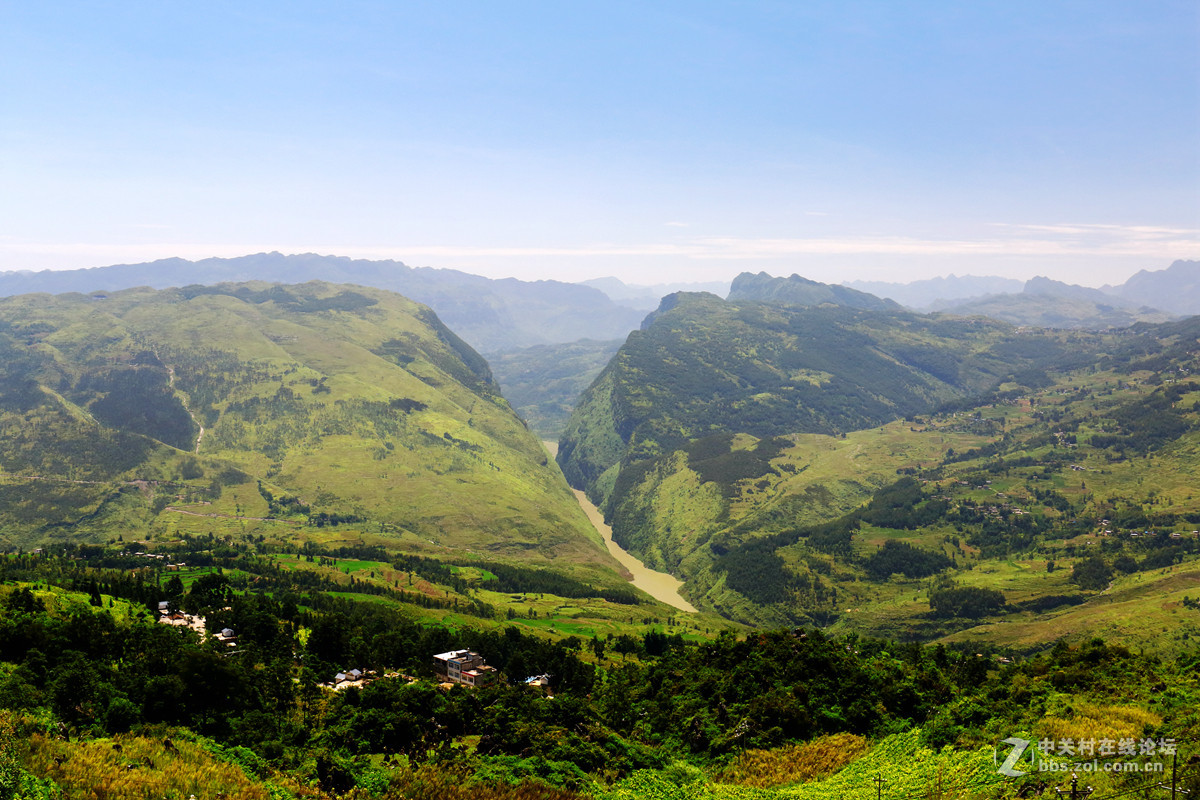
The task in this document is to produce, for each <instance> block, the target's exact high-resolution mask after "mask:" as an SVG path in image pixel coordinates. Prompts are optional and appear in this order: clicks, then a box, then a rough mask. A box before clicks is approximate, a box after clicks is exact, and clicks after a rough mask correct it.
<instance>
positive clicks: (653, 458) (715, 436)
mask: <svg viewBox="0 0 1200 800" xmlns="http://www.w3.org/2000/svg"><path fill="white" fill-rule="evenodd" d="M700 307H702V308H703V310H704V313H703V314H701V315H694V316H691V317H689V323H688V326H686V327H685V326H681V325H676V326H674V328H671V327H667V326H664V327H665V330H664V331H661V332H660V334H661V336H662V338H661V339H660V342H661V343H662V345H663V346H662V349H660V350H659V351H658V357H660V358H662V359H664V360H665V361H669V360H671V359H675V363H672V364H670V365H669V367H668V370H678V371H682V370H683V369H685V366H682V365H681V364H680V363H679V362H683V364H686V365H692V366H693V368H694V369H695V370H696V371H697V376H696V378H695V384H694V385H697V386H699V385H707V386H709V387H717V388H719V387H720V383H719V375H716V376H714V375H713V374H712V373H709V372H705V371H704V370H705V369H707V365H708V364H711V363H714V362H716V361H717V360H718V359H719V358H723V357H727V358H728V359H729V362H728V363H730V364H735V363H739V362H738V359H739V358H740V359H742V360H743V361H746V362H749V363H747V364H746V365H745V368H744V369H743V370H742V373H741V374H742V375H750V374H761V372H762V369H763V365H762V364H761V356H762V355H763V354H764V353H767V352H770V351H768V350H767V349H766V348H764V347H762V346H761V345H760V344H759V342H758V341H757V340H755V338H754V336H755V333H742V332H741V331H735V330H734V329H732V328H730V327H728V326H725V327H721V326H719V325H716V324H714V323H713V322H712V320H714V319H718V318H719V315H720V313H721V310H722V306H721V305H720V304H718V303H714V302H712V301H709V300H707V299H705V302H704V304H703V305H702V306H700ZM759 310H760V311H762V310H764V309H759ZM767 310H769V311H770V312H771V313H784V311H783V310H782V309H767ZM672 313H675V312H670V311H669V312H667V313H665V314H662V315H660V317H659V318H658V319H657V320H656V321H655V323H654V325H659V324H661V323H663V321H664V320H666V321H669V320H670V317H671V314H672ZM804 313H811V312H804ZM824 319H826V320H828V319H829V318H828V317H825V318H824ZM884 319H885V317H883V316H882V315H880V316H877V317H876V318H875V319H874V323H873V324H874V325H876V326H877V327H876V328H875V329H873V331H874V332H873V335H874V337H875V338H874V340H873V341H874V342H875V343H876V344H875V345H874V353H875V354H880V353H890V352H895V351H894V349H892V348H894V341H895V339H894V337H895V336H896V335H897V334H896V333H894V332H893V333H891V336H892V337H893V338H889V336H888V334H889V329H888V327H887V325H888V324H890V325H892V326H893V327H894V328H896V329H898V330H901V331H903V330H906V328H905V327H904V324H907V325H909V326H910V327H909V328H908V329H907V330H910V331H911V326H912V325H913V323H912V322H911V320H907V321H906V319H905V318H904V317H894V318H892V319H891V321H890V322H889V323H885V322H884ZM927 319H929V321H930V323H931V324H932V323H934V322H938V323H939V324H941V325H942V326H943V327H941V328H940V329H939V330H942V331H945V330H949V329H951V326H950V322H949V321H947V320H938V319H937V318H927ZM654 325H652V326H651V328H650V329H649V330H647V331H646V332H644V334H643V336H641V337H632V338H631V340H630V345H637V344H638V343H639V342H638V340H639V339H641V338H648V335H649V334H652V333H654ZM681 330H686V331H687V333H686V335H685V334H681V333H679V331H681ZM863 330H864V327H862V326H860V327H859V328H858V329H857V332H858V333H862V331H863ZM716 331H719V333H714V332H716ZM705 333H711V334H712V335H710V336H708V337H707V338H704V339H703V340H702V341H701V336H702V334H705ZM735 333H738V334H742V335H740V336H735V335H734V334H735ZM676 338H678V340H679V341H682V342H683V343H684V344H683V346H678V347H677V345H676V343H675V341H674V340H675V339H676ZM833 341H834V343H833V344H829V345H828V348H829V349H828V351H827V352H826V353H825V354H824V357H825V358H827V359H828V360H829V361H830V362H831V363H834V362H837V361H838V360H840V361H841V362H843V363H846V364H848V365H849V366H848V371H849V374H853V372H852V370H853V369H854V364H853V362H854V361H855V360H856V359H857V358H859V356H858V352H859V351H857V350H846V349H837V345H836V340H833ZM963 341H967V342H970V343H971V346H972V347H973V348H974V349H973V351H968V355H965V356H960V360H959V363H960V364H971V365H974V364H978V363H985V364H987V365H989V369H990V370H991V373H992V374H993V375H995V376H1000V375H1001V374H1002V372H1003V370H1002V369H999V368H998V365H999V364H1000V363H1003V364H1004V365H1005V367H1006V368H1007V369H1009V370H1011V372H1010V374H1009V375H1007V376H1004V377H1005V378H1006V380H1004V381H1003V382H1001V383H999V384H998V385H996V386H994V387H993V390H992V391H990V392H989V393H987V394H986V395H974V396H973V397H964V398H962V399H959V400H954V401H950V402H947V403H945V404H942V405H941V406H939V407H937V408H934V407H932V406H931V407H929V408H928V409H927V410H926V411H925V412H919V413H918V412H910V413H908V414H907V418H905V419H895V420H893V421H891V422H887V423H885V424H883V425H882V426H878V427H866V426H864V427H862V428H860V429H859V430H854V431H848V432H842V433H836V434H831V433H828V432H800V431H801V430H802V429H801V428H800V427H799V426H797V429H796V430H795V431H794V432H791V433H784V432H783V431H781V430H780V429H778V428H774V429H773V428H769V427H766V426H761V424H760V423H759V422H758V420H757V418H756V417H754V416H749V417H747V418H743V417H741V416H740V415H739V414H738V413H737V411H738V409H739V406H738V405H737V404H726V405H724V406H723V408H724V409H726V414H725V417H724V419H723V420H722V419H720V418H719V417H718V416H717V415H715V414H713V413H712V411H711V409H710V408H708V407H706V404H707V403H710V402H713V403H715V402H716V401H715V400H711V399H710V398H713V397H716V396H717V395H716V394H715V393H714V394H712V395H707V396H706V395H704V394H702V393H701V392H700V391H696V392H693V393H692V394H690V395H688V394H682V393H680V394H677V395H669V394H665V393H664V394H660V395H655V394H654V392H655V391H664V390H663V387H662V386H661V385H652V386H651V387H650V388H649V389H647V388H646V387H645V386H643V385H640V384H638V385H635V386H633V387H631V388H627V387H626V384H627V383H633V382H634V381H632V379H630V378H629V377H628V376H630V375H637V376H639V378H640V377H642V376H650V377H653V376H654V375H655V374H656V372H655V370H654V369H653V368H650V367H647V366H643V367H642V368H641V369H640V370H639V371H638V372H636V373H635V372H633V371H631V370H630V369H629V364H630V363H634V364H638V363H641V364H643V365H644V364H645V363H646V361H645V360H644V359H646V358H648V357H649V356H647V355H646V354H645V353H639V352H637V351H636V350H635V348H634V347H631V346H630V345H627V346H626V348H623V349H622V351H621V353H619V354H618V357H617V359H615V360H614V362H613V364H611V365H610V367H609V368H608V370H607V371H606V373H605V375H604V376H602V377H601V379H600V380H598V381H597V383H596V384H595V385H594V386H593V387H592V388H591V390H589V395H588V402H585V403H584V404H582V405H581V406H580V410H579V411H580V413H579V414H577V416H576V418H575V420H574V421H573V425H575V426H576V427H575V428H574V430H576V431H579V432H580V433H581V434H582V435H580V436H579V437H578V438H577V439H576V442H577V447H578V448H583V449H585V450H588V449H589V448H590V452H593V453H601V454H603V451H602V450H601V446H604V445H606V446H608V447H609V448H610V449H609V451H608V453H609V457H613V458H615V460H614V461H612V462H610V463H611V464H612V466H610V467H609V468H608V472H607V473H600V474H599V478H598V479H597V480H595V481H594V483H593V484H592V486H593V488H594V490H596V491H597V492H603V493H606V495H605V496H606V499H607V503H608V505H607V511H608V515H609V518H610V521H611V524H612V527H613V530H614V535H615V536H616V537H617V538H618V540H619V541H621V542H622V543H623V544H624V545H625V546H626V547H627V548H629V549H630V550H632V551H633V552H634V553H636V554H637V555H639V556H640V557H642V558H644V559H645V560H646V561H647V563H649V564H650V565H652V566H654V567H656V568H659V569H665V570H669V571H671V572H673V573H674V574H676V575H678V576H680V577H682V578H683V579H684V580H685V589H684V593H685V595H686V596H687V597H688V598H689V599H690V600H691V601H692V602H693V603H694V604H695V605H697V606H698V607H700V608H702V609H705V610H710V611H717V612H719V613H721V614H723V615H725V616H727V617H729V618H732V619H735V620H738V621H741V622H745V623H750V624H758V625H785V624H796V623H810V624H811V623H816V624H820V625H825V626H834V627H835V628H844V629H847V630H853V631H860V632H868V633H871V634H883V635H886V636H890V637H898V638H919V639H934V638H939V637H946V638H947V639H949V640H968V641H971V642H972V643H975V644H977V645H983V644H988V643H990V644H997V643H1003V644H1008V645H1012V646H1016V647H1019V648H1029V647H1038V646H1042V645H1045V644H1047V643H1049V642H1053V641H1055V640H1057V639H1059V638H1063V637H1067V638H1077V639H1078V638H1086V637H1087V636H1088V635H1091V634H1095V633H1099V634H1102V635H1104V636H1106V637H1111V638H1112V639H1115V640H1117V641H1122V642H1127V643H1130V644H1133V643H1136V642H1142V643H1148V642H1151V641H1153V642H1154V643H1155V645H1156V646H1158V647H1160V648H1163V649H1168V650H1178V649H1181V648H1185V647H1186V646H1187V644H1186V643H1187V642H1188V641H1189V639H1190V637H1193V636H1195V635H1200V615H1197V614H1195V613H1192V612H1191V611H1189V609H1191V608H1192V606H1191V605H1189V603H1193V601H1192V600H1189V599H1188V597H1189V595H1188V590H1189V589H1190V590H1191V591H1192V593H1193V594H1194V593H1195V587H1196V585H1197V584H1196V581H1197V574H1198V573H1197V570H1198V569H1200V561H1197V556H1200V537H1198V536H1197V535H1196V534H1195V529H1196V528H1197V527H1200V497H1197V495H1196V493H1195V492H1194V488H1193V485H1192V480H1191V476H1193V475H1194V474H1195V473H1196V470H1197V469H1198V468H1200V380H1197V379H1196V377H1195V376H1196V375H1197V373H1198V371H1200V363H1198V362H1197V358H1196V353H1197V352H1198V349H1200V348H1198V344H1200V318H1193V319H1189V320H1184V321H1181V322H1178V323H1169V324H1164V325H1142V326H1139V327H1138V328H1135V329H1132V330H1129V331H1126V332H1122V333H1119V334H1109V335H1103V336H1102V335H1096V334H1087V335H1085V334H1080V333H1070V334H1068V333H1062V332H1060V333H1038V334H1021V335H1017V334H1015V333H1014V332H1013V331H1012V330H1011V329H1006V328H1004V327H1003V326H994V327H990V328H988V329H987V330H986V332H984V331H982V330H981V331H980V332H979V335H978V338H972V337H970V336H966V337H964V338H963V339H960V340H959V342H958V345H957V346H958V347H960V348H961V347H962V343H963ZM943 342H944V343H943V346H944V347H946V348H947V349H949V351H950V352H952V353H953V352H956V351H954V350H953V349H950V348H951V347H953V346H954V345H953V343H952V342H951V341H950V340H948V339H946V340H943ZM672 348H677V349H672ZM630 351H633V352H630ZM717 351H721V352H722V353H724V355H716V354H715V353H717ZM696 352H704V353H706V354H707V356H706V358H707V361H703V362H702V361H699V360H696V359H694V358H692V356H691V355H690V354H692V353H696ZM750 352H754V353H755V354H757V355H758V356H760V359H757V360H756V359H751V358H749V357H748V355H747V354H748V353H750ZM957 352H960V353H961V352H963V351H962V350H959V351H957ZM680 354H684V355H686V356H687V358H689V359H692V360H688V361H684V358H682V357H681V356H680ZM639 358H640V359H643V360H642V361H641V362H639V361H638V360H637V359H639ZM622 359H625V361H622ZM1005 359H1006V360H1005ZM769 363H770V362H769ZM756 370H757V371H758V372H755V371H756ZM730 374H731V373H730ZM886 377H887V373H880V379H879V380H877V381H876V382H875V383H874V384H870V385H873V386H874V387H875V388H876V389H877V390H879V393H880V394H883V390H884V389H885V388H886V387H888V386H889V383H888V382H887V381H886V380H885V379H886ZM830 383H832V380H829V381H827V384H830ZM893 385H899V386H901V387H903V386H905V385H906V384H903V383H901V384H893ZM974 385H976V386H978V385H981V384H974ZM970 386H971V384H965V385H964V384H960V385H959V386H958V387H954V388H955V389H957V390H958V391H966V390H967V389H968V388H969V387H970ZM671 388H673V389H674V390H676V391H678V390H679V385H678V384H676V385H674V386H673V387H671ZM763 388H767V389H772V388H773V387H771V386H764V384H761V383H760V384H758V385H756V386H751V387H747V391H748V392H750V391H754V390H759V391H761V390H762V389H763ZM638 392H640V394H637V393H638ZM623 393H624V394H623ZM631 395H632V396H635V397H645V396H650V397H651V398H653V399H654V400H655V403H656V405H653V406H651V413H650V414H647V415H646V419H649V420H651V421H652V422H653V424H655V425H657V426H658V427H657V428H655V429H654V430H661V429H663V428H664V427H665V423H664V422H663V421H662V420H664V419H667V420H672V421H674V424H675V430H676V431H679V432H686V431H688V430H689V429H688V428H687V427H686V426H688V425H689V424H690V425H693V427H692V428H691V430H692V431H697V432H695V433H692V434H691V435H690V436H689V435H687V434H686V433H683V434H681V435H678V436H677V437H676V438H673V439H667V438H666V437H661V438H660V439H658V440H657V441H656V443H655V444H656V447H657V450H656V451H655V450H651V449H650V448H646V447H642V448H641V449H638V445H639V443H640V442H639V439H638V436H639V435H640V430H641V429H640V428H639V427H637V426H636V425H635V426H632V434H631V435H630V437H629V440H628V442H627V441H626V440H624V439H622V437H621V429H620V428H619V427H618V426H617V425H615V424H611V420H612V419H614V418H616V417H615V415H613V409H619V408H620V407H621V403H622V402H625V403H626V404H627V405H628V401H626V400H624V398H625V397H627V396H631ZM893 396H901V397H902V396H903V395H893ZM844 397H846V395H834V396H832V397H818V399H817V401H818V402H826V403H829V402H834V403H837V402H845V400H844V399H843V398H844ZM760 402H761V401H760ZM857 408H862V407H861V406H858V407H857ZM694 409H699V410H698V411H694ZM604 413H608V414H610V415H613V416H610V417H609V420H610V425H609V426H607V427H592V426H591V423H592V422H593V421H594V420H596V419H604ZM586 414H590V415H591V416H590V417H589V416H587V415H586ZM654 414H657V415H658V416H657V417H655V416H654ZM706 414H707V415H708V416H705V415H706ZM672 415H673V416H672ZM792 419H793V422H795V421H796V420H798V419H800V418H799V417H798V416H797V417H793V418H792ZM696 420H706V421H707V424H706V425H705V426H704V427H703V428H701V427H700V426H699V425H696V424H695V423H696ZM718 423H719V424H718ZM722 426H723V429H722ZM756 426H758V427H756ZM664 442H665V444H664ZM614 454H615V455H614Z"/></svg>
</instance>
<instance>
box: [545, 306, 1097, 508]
mask: <svg viewBox="0 0 1200 800" xmlns="http://www.w3.org/2000/svg"><path fill="white" fill-rule="evenodd" d="M1095 346H1096V341H1095V337H1089V336H1087V335H1085V334H1066V333H1063V334H1050V333H1042V334H1031V333H1024V332H1020V331H1017V330H1015V329H1013V328H1011V327H1009V326H1007V325H1004V324H1002V323H996V322H989V321H986V320H962V319H955V318H949V317H941V316H938V315H924V316H923V315H917V314H910V313H905V312H887V311H862V310H856V309H851V308H845V307H839V306H821V307H815V308H802V307H797V306H774V305H767V304H763V303H758V302H752V301H739V302H727V301H723V300H721V299H719V298H717V297H715V296H713V295H703V294H697V295H672V296H671V297H669V298H667V299H666V300H664V303H663V306H662V307H661V308H660V310H659V311H658V312H656V313H655V314H654V315H652V316H651V317H649V318H647V324H646V325H645V326H644V330H642V331H639V332H635V333H633V334H631V335H630V337H629V339H628V340H627V341H626V343H625V344H624V345H623V346H622V347H621V349H620V351H619V352H618V353H617V356H616V357H615V358H614V359H613V360H612V362H610V364H609V366H608V367H607V368H606V369H605V371H604V372H603V373H602V374H601V375H600V377H599V378H597V380H596V382H595V383H594V384H593V385H592V386H591V387H589V389H588V391H587V392H586V393H585V394H584V395H583V397H582V398H581V399H580V403H579V405H578V407H577V408H576V411H575V413H574V415H573V416H572V419H571V422H570V423H569V424H568V427H567V430H566V432H565V433H564V435H563V438H562V441H561V444H560V449H559V459H558V460H559V463H560V464H561V465H562V466H563V470H564V472H565V473H566V475H567V478H568V480H570V481H571V483H572V485H573V486H576V487H577V488H586V489H587V491H588V493H589V494H590V495H591V496H592V497H593V498H594V499H597V500H600V501H607V500H608V498H609V495H610V494H611V493H612V491H613V488H614V486H615V484H616V480H617V479H616V472H617V471H621V470H623V469H624V467H622V466H619V465H620V464H624V465H626V466H628V465H633V464H637V463H638V462H642V461H645V460H647V459H649V458H653V457H655V456H658V455H662V454H664V453H668V452H671V451H672V450H675V449H677V448H678V447H680V446H682V445H683V444H685V443H686V442H689V441H692V440H695V439H698V438H703V437H705V436H708V435H711V434H716V433H747V434H751V435H753V436H756V437H765V436H779V435H786V434H792V433H800V432H805V433H827V434H839V433H842V432H847V431H853V430H861V429H863V428H867V427H871V426H874V425H879V424H882V423H884V422H887V421H889V420H893V419H897V418H899V417H903V416H907V415H910V414H914V413H921V412H925V411H929V410H931V409H932V408H935V407H937V406H938V405H940V404H942V403H945V402H947V401H949V400H952V399H956V398H961V397H964V396H969V395H972V394H978V393H981V392H983V391H984V390H987V389H991V388H993V387H995V386H997V385H999V384H1000V383H1001V382H1002V381H1003V380H1006V379H1009V378H1015V379H1016V380H1024V381H1026V382H1027V383H1029V382H1032V383H1038V382H1041V381H1043V380H1045V376H1044V375H1043V374H1041V373H1040V372H1039V371H1038V370H1039V369H1040V368H1041V367H1043V366H1045V365H1048V364H1051V363H1054V362H1056V361H1059V360H1062V359H1067V358H1072V357H1075V356H1077V355H1078V353H1079V350H1080V349H1081V348H1082V349H1084V350H1088V349H1094V348H1095ZM614 468H615V470H614ZM610 470H614V471H612V472H610Z"/></svg>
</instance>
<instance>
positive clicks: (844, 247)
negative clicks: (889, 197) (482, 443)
mask: <svg viewBox="0 0 1200 800" xmlns="http://www.w3.org/2000/svg"><path fill="white" fill-rule="evenodd" d="M667 224H669V225H671V224H673V223H667ZM987 229H988V230H989V231H991V234H990V235H985V236H980V237H975V238H970V237H956V238H945V239H941V238H922V237H913V236H888V235H862V236H829V237H740V236H709V237H693V238H689V239H677V240H672V241H667V242H641V243H614V242H600V243H592V244H580V245H572V246H554V247H543V246H522V245H515V246H514V245H501V246H489V245H455V244H431V243H424V244H416V243H413V244H387V245H360V244H356V245H346V244H338V243H328V242H326V243H311V242H299V243H286V242H266V243H263V242H258V243H241V244H223V245H212V244H200V243H180V242H159V243H137V244H114V243H111V242H109V243H58V242H55V243H45V242H28V241H20V240H17V239H15V238H13V237H4V236H0V265H3V266H0V268H8V269H24V268H34V269H38V268H45V267H52V268H57V269H62V268H66V267H68V266H80V265H82V264H87V265H99V264H112V263H117V262H133V261H149V260H153V259H157V258H165V257H169V256H179V257H183V258H190V259H197V258H206V257H212V256H221V257H230V256H238V255H244V254H246V253H256V252H264V251H270V250H280V251H283V252H290V253H305V252H315V253H329V254H337V255H344V256H350V257H357V258H368V259H380V258H392V259H398V260H402V261H412V260H415V259H430V260H431V262H433V263H435V264H437V265H447V266H448V265H451V264H452V263H453V262H454V260H456V259H488V258H496V259H507V258H528V259H545V258H557V259H579V258H584V259H586V258H589V257H604V258H610V259H611V258H617V259H621V258H668V259H675V260H679V261H734V262H736V261H746V262H754V261H763V262H765V261H778V260H780V259H787V258H792V257H801V256H847V255H849V256H863V257H870V256H878V257H890V256H907V257H912V256H918V257H919V256H929V257H933V256H960V257H964V258H967V259H969V258H971V257H990V256H1004V257H1019V258H1020V257H1036V258H1040V259H1054V258H1079V257H1081V256H1083V257H1095V258H1112V257H1126V258H1128V257H1135V258H1140V259H1146V260H1155V261H1161V260H1173V259H1176V258H1197V257H1200V229H1195V228H1175V227H1163V226H1151V225H1112V224H1024V225H1017V224H1011V223H995V224H992V225H989V226H987Z"/></svg>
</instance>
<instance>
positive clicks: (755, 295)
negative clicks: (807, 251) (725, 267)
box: [728, 272, 900, 311]
mask: <svg viewBox="0 0 1200 800" xmlns="http://www.w3.org/2000/svg"><path fill="white" fill-rule="evenodd" d="M728 298H729V299H730V300H759V301H761V302H764V303H774V304H776V305H798V306H819V305H823V304H831V305H838V306H845V307H846V308H862V309H872V310H876V311H889V310H890V311H899V310H900V304H899V303H897V302H896V301H894V300H888V299H886V298H883V297H876V296H875V295H873V294H867V293H866V292H860V291H858V290H857V289H851V288H850V287H848V286H839V285H838V284H829V283H818V282H817V281H812V280H809V279H808V278H802V277H800V276H799V275H791V276H790V277H787V278H776V277H772V276H771V275H768V274H767V273H765V272H760V273H758V274H757V275H756V274H754V273H751V272H743V273H742V274H741V275H738V276H737V277H736V278H734V279H733V283H732V285H731V286H730V287H729V295H728Z"/></svg>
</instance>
